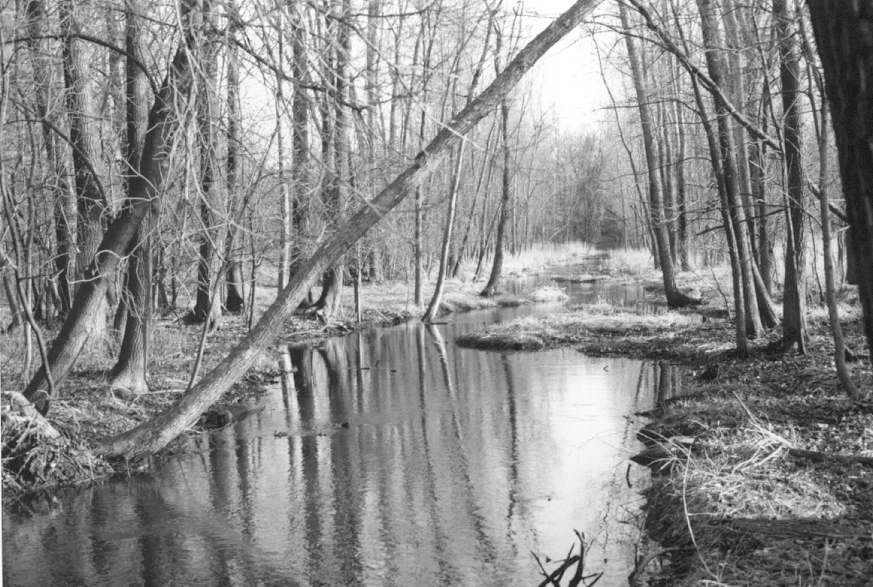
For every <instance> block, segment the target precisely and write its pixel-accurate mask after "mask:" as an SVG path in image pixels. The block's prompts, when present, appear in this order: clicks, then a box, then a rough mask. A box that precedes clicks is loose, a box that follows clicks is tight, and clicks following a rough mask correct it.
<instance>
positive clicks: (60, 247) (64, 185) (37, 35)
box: [26, 0, 78, 316]
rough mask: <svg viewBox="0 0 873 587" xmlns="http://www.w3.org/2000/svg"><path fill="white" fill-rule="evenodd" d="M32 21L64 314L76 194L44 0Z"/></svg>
mask: <svg viewBox="0 0 873 587" xmlns="http://www.w3.org/2000/svg"><path fill="white" fill-rule="evenodd" d="M26 13H27V18H28V20H29V21H30V23H29V26H28V33H29V35H30V40H29V41H28V45H29V47H30V50H31V53H32V65H33V78H34V80H33V81H34V86H35V90H36V91H35V96H34V100H35V102H36V112H37V114H38V115H39V117H40V118H42V119H43V121H44V122H43V124H42V138H43V143H44V146H45V151H46V159H47V161H48V167H49V169H50V173H51V178H50V185H51V186H52V187H51V190H52V196H53V199H54V221H55V241H56V244H55V247H56V249H55V256H54V265H55V279H56V280H57V284H58V291H59V293H60V299H61V315H62V316H66V314H67V313H68V312H69V311H70V307H71V305H72V299H73V288H72V285H71V278H72V276H73V274H74V272H75V265H76V236H75V235H76V217H77V214H78V212H77V210H76V195H75V193H74V191H73V187H72V186H71V185H70V183H69V181H68V178H69V170H68V169H67V165H66V163H65V162H64V161H65V158H64V157H65V154H64V149H63V145H62V144H61V143H60V139H59V138H58V136H57V135H56V133H55V132H54V130H53V128H52V127H53V126H54V127H57V122H58V120H57V115H56V114H55V113H54V111H53V109H52V104H51V94H52V67H51V61H50V59H49V58H48V48H47V47H46V41H45V37H44V33H45V31H44V29H45V28H47V24H46V19H47V17H46V13H45V4H44V0H31V1H30V2H28V4H27V8H26Z"/></svg>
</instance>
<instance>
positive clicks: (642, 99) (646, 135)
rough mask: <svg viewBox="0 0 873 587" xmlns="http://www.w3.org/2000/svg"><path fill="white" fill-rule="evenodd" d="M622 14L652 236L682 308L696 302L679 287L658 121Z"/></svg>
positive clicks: (672, 302)
mask: <svg viewBox="0 0 873 587" xmlns="http://www.w3.org/2000/svg"><path fill="white" fill-rule="evenodd" d="M619 9H620V11H621V23H622V27H623V28H624V35H625V36H624V40H625V44H626V45H627V52H628V60H629V61H630V66H631V75H632V77H633V82H634V91H635V92H636V97H637V104H638V108H639V113H640V124H641V125H642V128H643V147H644V149H645V153H646V163H647V167H648V174H649V214H650V218H651V228H652V234H653V236H654V241H655V249H656V251H657V258H658V260H659V261H660V264H661V275H662V277H663V281H664V293H665V295H666V298H667V305H668V306H670V307H671V308H678V307H681V306H685V305H688V304H689V303H690V302H691V301H692V300H691V299H690V298H689V297H688V296H686V295H684V294H682V293H681V292H680V291H679V288H678V287H677V286H676V276H675V274H674V268H673V260H672V259H671V258H670V244H669V242H668V237H667V234H666V227H665V219H664V204H663V198H662V195H661V181H660V178H659V177H658V158H657V154H656V152H655V135H654V119H653V118H652V113H651V108H650V105H649V96H648V93H647V92H646V87H645V81H644V74H643V69H642V65H641V63H640V59H639V55H638V54H637V47H636V42H635V40H634V38H633V37H632V36H631V32H630V30H631V29H630V21H629V18H628V12H627V7H626V6H625V5H624V4H619Z"/></svg>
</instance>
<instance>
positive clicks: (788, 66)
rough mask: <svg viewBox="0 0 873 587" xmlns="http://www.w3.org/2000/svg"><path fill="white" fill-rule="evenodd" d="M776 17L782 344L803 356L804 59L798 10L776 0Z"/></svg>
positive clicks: (781, 0) (804, 289)
mask: <svg viewBox="0 0 873 587" xmlns="http://www.w3.org/2000/svg"><path fill="white" fill-rule="evenodd" d="M773 18H774V20H775V23H774V24H775V26H776V31H777V35H778V37H779V56H780V58H781V65H780V68H779V79H780V80H781V82H782V110H783V115H782V116H783V119H784V123H783V132H782V135H783V144H784V147H783V152H784V154H785V171H786V176H787V183H788V185H787V196H788V209H787V210H786V220H787V225H788V235H787V238H786V240H787V245H786V247H785V296H784V298H783V302H782V304H783V306H782V344H783V345H784V346H785V348H786V349H788V348H791V347H793V346H794V345H797V351H798V352H799V353H805V352H806V288H805V283H804V276H803V272H804V267H803V262H804V261H803V257H804V252H803V249H804V244H803V224H804V222H805V211H804V204H803V183H804V179H803V161H802V156H801V145H800V140H801V130H800V105H799V103H798V101H799V98H800V92H799V89H798V86H799V78H800V59H799V57H798V53H797V43H796V42H795V40H794V34H795V32H796V31H795V29H794V11H793V9H791V8H789V7H788V6H787V3H786V1H785V0H773Z"/></svg>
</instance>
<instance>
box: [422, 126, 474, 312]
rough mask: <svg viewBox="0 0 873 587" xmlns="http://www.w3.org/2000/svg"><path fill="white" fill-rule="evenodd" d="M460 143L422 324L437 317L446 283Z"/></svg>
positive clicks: (456, 201) (456, 195) (459, 174)
mask: <svg viewBox="0 0 873 587" xmlns="http://www.w3.org/2000/svg"><path fill="white" fill-rule="evenodd" d="M465 144H466V143H463V142H462V143H461V145H460V146H459V147H458V151H457V153H456V156H457V159H456V160H455V165H454V171H453V173H452V180H451V185H450V187H449V206H448V209H447V210H446V224H445V227H444V228H443V244H442V249H441V250H440V265H439V268H438V269H437V282H436V287H435V288H434V292H433V296H432V297H431V299H430V304H428V306H427V311H426V312H425V313H424V316H422V318H421V321H422V322H433V321H434V320H436V318H437V316H439V311H440V305H441V304H442V299H443V288H444V287H445V282H446V273H447V271H448V265H449V248H450V247H451V242H452V229H453V227H454V224H455V208H456V206H457V203H458V184H459V183H460V182H461V168H462V166H463V161H464V145H465Z"/></svg>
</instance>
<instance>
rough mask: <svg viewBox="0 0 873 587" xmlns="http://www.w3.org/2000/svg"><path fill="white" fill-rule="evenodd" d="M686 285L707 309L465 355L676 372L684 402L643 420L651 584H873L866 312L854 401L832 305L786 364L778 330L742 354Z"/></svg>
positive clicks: (694, 281)
mask: <svg viewBox="0 0 873 587" xmlns="http://www.w3.org/2000/svg"><path fill="white" fill-rule="evenodd" d="M650 277H651V275H650ZM682 278H683V280H684V281H685V285H686V286H689V287H691V288H692V289H698V290H702V292H703V297H704V299H705V300H708V303H704V304H703V305H701V306H698V307H694V308H689V309H687V310H681V311H671V312H667V311H666V308H663V309H662V310H663V312H661V313H656V314H655V315H641V314H638V313H634V312H633V311H628V310H623V309H616V308H613V307H610V306H608V305H602V306H593V307H592V306H588V307H585V308H576V309H573V308H570V309H568V310H566V311H564V312H561V313H559V314H556V315H552V316H550V317H548V318H544V319H524V320H518V321H516V322H513V323H510V324H506V325H500V326H496V327H491V328H489V329H487V330H486V331H484V332H480V333H476V334H473V335H468V336H467V337H466V338H465V339H464V340H459V341H458V342H459V344H463V345H467V346H472V347H477V348H502V349H520V350H535V349H541V348H550V347H555V346H568V345H569V346H575V347H576V348H578V350H579V351H580V352H582V353H585V354H588V355H613V356H630V357H638V358H644V359H656V360H659V361H661V362H662V363H663V362H667V363H669V364H671V365H672V366H673V371H674V372H676V371H677V370H678V373H679V375H680V377H679V379H678V380H679V381H681V385H680V387H681V391H678V390H674V391H676V392H677V394H674V396H673V397H671V398H669V399H666V400H664V401H662V402H660V403H659V404H657V405H656V406H654V407H653V409H652V410H651V411H648V412H646V413H644V414H642V416H644V417H645V418H647V419H648V421H649V423H648V424H647V425H646V426H645V427H644V428H643V429H642V430H641V431H640V434H639V437H640V440H642V441H643V442H644V443H645V445H646V446H647V449H646V451H645V452H644V453H642V454H641V458H640V459H639V460H641V461H649V462H648V466H650V468H651V469H652V483H651V486H650V488H649V489H647V490H646V492H645V507H644V510H645V511H644V514H645V522H644V528H645V530H646V533H647V535H648V537H649V538H650V539H651V542H649V543H648V544H646V545H644V548H643V551H642V552H643V554H642V555H641V556H640V561H638V562H639V565H638V566H639V567H647V568H646V570H645V571H642V572H641V573H640V574H639V575H638V576H637V577H636V579H637V580H639V581H640V583H638V584H649V585H664V586H666V585H671V586H672V585H755V586H757V585H785V586H788V585H792V586H806V585H823V586H824V585H833V586H836V585H840V586H848V585H853V586H854V585H857V586H861V585H865V586H870V585H873V579H871V578H873V458H871V457H873V402H871V399H873V398H871V396H870V390H871V389H873V371H871V367H870V360H869V357H868V356H867V355H866V354H863V353H864V350H865V349H866V348H867V345H866V342H865V340H864V337H863V332H862V328H861V324H860V309H859V308H858V303H857V300H848V301H847V302H844V303H842V304H841V316H842V322H843V328H844V332H845V334H846V335H847V343H848V346H849V348H850V349H852V350H853V351H854V352H855V353H856V354H857V355H858V356H857V360H855V361H853V362H850V363H849V368H850V370H851V374H852V378H853V379H854V381H855V383H856V385H857V386H858V388H859V389H860V390H862V392H863V393H865V394H867V395H866V399H865V400H864V401H862V402H858V403H855V402H852V401H850V400H849V399H848V398H847V396H846V394H845V393H844V392H843V391H842V390H841V389H840V386H839V383H838V381H837V377H836V375H835V372H834V367H833V341H832V338H831V332H830V326H829V322H828V319H827V314H826V312H825V310H824V309H823V308H813V309H812V310H811V311H810V319H809V331H810V332H809V334H810V336H809V346H808V350H807V353H806V354H804V355H800V354H798V353H797V352H795V351H790V352H787V353H786V352H783V351H782V347H781V345H780V340H779V337H780V332H779V331H778V329H777V330H774V331H772V332H770V333H767V334H766V335H764V336H761V337H759V338H757V339H755V340H754V341H753V342H752V345H751V353H750V355H749V356H748V357H738V356H737V354H736V352H735V339H734V329H733V326H732V324H731V323H730V322H729V320H728V319H727V311H726V310H725V309H724V308H725V305H724V299H723V298H722V297H721V296H720V295H719V294H718V292H717V291H715V290H713V289H712V288H707V286H706V281H707V280H706V279H701V278H700V277H699V276H695V275H691V274H685V275H683V276H682ZM649 285H651V287H652V288H654V289H657V287H658V286H657V283H656V281H651V282H650V284H649ZM852 289H853V288H852ZM716 304H718V305H716Z"/></svg>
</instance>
